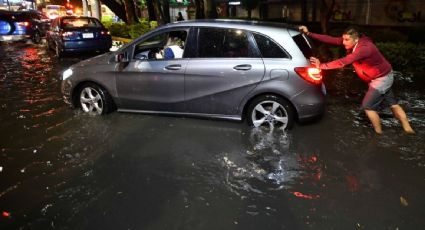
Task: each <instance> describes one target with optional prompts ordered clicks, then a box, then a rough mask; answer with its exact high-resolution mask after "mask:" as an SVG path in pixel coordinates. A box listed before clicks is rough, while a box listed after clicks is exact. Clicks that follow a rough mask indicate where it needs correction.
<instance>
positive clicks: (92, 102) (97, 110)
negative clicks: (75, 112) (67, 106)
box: [77, 83, 115, 115]
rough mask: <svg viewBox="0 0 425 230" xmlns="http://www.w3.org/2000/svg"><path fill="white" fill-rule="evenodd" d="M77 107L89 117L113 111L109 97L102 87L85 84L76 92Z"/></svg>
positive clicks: (112, 104) (113, 106)
mask: <svg viewBox="0 0 425 230" xmlns="http://www.w3.org/2000/svg"><path fill="white" fill-rule="evenodd" d="M77 96H78V106H79V107H80V108H81V109H82V110H83V112H85V113H88V114H91V115H104V114H108V113H110V112H112V111H114V110H115V104H114V102H113V100H112V97H111V95H109V93H108V92H107V91H106V90H105V89H103V88H102V87H100V86H98V85H96V84H93V83H87V84H85V85H83V86H82V87H81V88H80V90H79V91H78V94H77Z"/></svg>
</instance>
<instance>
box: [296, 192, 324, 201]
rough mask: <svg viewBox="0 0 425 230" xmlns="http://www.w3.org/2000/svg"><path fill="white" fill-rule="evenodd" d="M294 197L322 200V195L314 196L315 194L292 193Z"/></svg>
mask: <svg viewBox="0 0 425 230" xmlns="http://www.w3.org/2000/svg"><path fill="white" fill-rule="evenodd" d="M291 193H292V194H293V195H294V196H296V197H298V198H302V199H307V200H312V199H317V198H320V195H314V194H304V193H301V192H291Z"/></svg>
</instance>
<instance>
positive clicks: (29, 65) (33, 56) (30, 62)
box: [21, 47, 44, 69]
mask: <svg viewBox="0 0 425 230" xmlns="http://www.w3.org/2000/svg"><path fill="white" fill-rule="evenodd" d="M24 52H25V54H24V55H22V62H21V64H22V67H23V68H25V69H34V68H35V69H40V68H43V67H44V65H43V63H42V62H40V58H41V57H40V55H39V54H38V51H37V49H36V48H35V47H28V48H25V49H24Z"/></svg>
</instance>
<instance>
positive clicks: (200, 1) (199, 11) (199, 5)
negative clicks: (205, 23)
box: [193, 0, 205, 19]
mask: <svg viewBox="0 0 425 230" xmlns="http://www.w3.org/2000/svg"><path fill="white" fill-rule="evenodd" d="M193 3H194V4H195V8H196V12H195V18H196V19H203V18H205V5H204V0H194V1H193Z"/></svg>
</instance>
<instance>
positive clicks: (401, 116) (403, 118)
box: [391, 105, 415, 134]
mask: <svg viewBox="0 0 425 230" xmlns="http://www.w3.org/2000/svg"><path fill="white" fill-rule="evenodd" d="M391 110H392V111H393V114H394V116H395V117H396V118H397V119H398V120H399V121H400V123H401V126H402V127H403V129H404V132H406V133H409V134H414V133H415V131H414V130H413V129H412V127H411V126H410V123H409V120H408V119H407V115H406V113H405V112H404V110H403V108H401V106H400V105H393V106H391Z"/></svg>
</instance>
